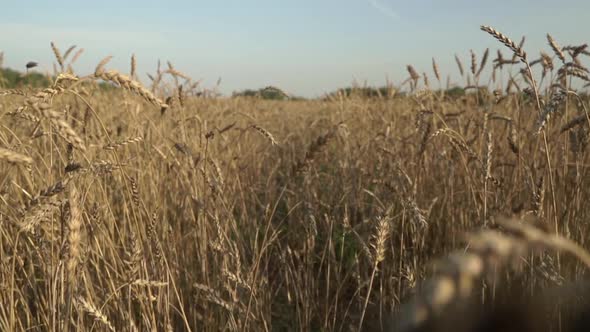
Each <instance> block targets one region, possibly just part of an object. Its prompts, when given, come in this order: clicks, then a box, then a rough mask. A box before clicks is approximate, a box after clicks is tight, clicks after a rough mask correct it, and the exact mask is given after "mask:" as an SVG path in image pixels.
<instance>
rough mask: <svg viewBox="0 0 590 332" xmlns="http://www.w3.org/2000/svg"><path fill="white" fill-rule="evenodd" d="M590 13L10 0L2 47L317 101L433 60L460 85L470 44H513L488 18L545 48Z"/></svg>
mask: <svg viewBox="0 0 590 332" xmlns="http://www.w3.org/2000/svg"><path fill="white" fill-rule="evenodd" d="M589 18H590V1H583V0H564V1H555V0H552V1H549V0H540V1H532V0H526V1H525V0H522V1H505V0H496V1H486V2H484V1H473V0H471V1H468V0H449V1H441V0H438V1H437V0H428V1H426V0H424V1H394V0H338V1H337V0H283V1H278V0H276V1H271V0H215V1H201V0H194V1H188V0H187V1H181V0H175V1H135V0H130V1H126V0H119V1H113V0H101V1H82V0H77V1H73V0H55V1H5V2H4V3H3V4H2V6H1V11H0V31H2V33H1V34H0V51H4V53H5V64H4V65H5V66H8V67H13V68H23V67H24V64H25V63H26V62H27V61H29V60H34V61H38V62H39V63H40V68H41V70H51V68H52V62H53V61H54V60H53V58H52V56H53V55H52V53H51V49H50V47H49V43H50V41H52V40H53V41H55V42H56V44H57V45H58V46H59V47H60V48H61V49H62V50H65V49H66V48H67V47H69V46H70V45H73V44H76V45H78V46H79V47H83V48H84V49H85V53H84V54H83V56H82V58H81V59H80V60H79V61H78V62H77V64H76V66H75V69H76V70H77V71H78V72H79V73H82V74H86V73H89V72H91V71H92V70H93V68H94V66H95V65H96V64H97V63H98V62H99V61H100V59H102V58H103V57H105V56H107V55H113V56H114V58H113V60H112V61H111V63H109V65H108V68H113V69H118V70H120V71H124V72H127V71H128V70H129V58H130V56H131V54H132V53H135V54H136V55H137V59H138V71H139V73H141V74H142V76H141V78H142V80H144V81H145V75H143V74H144V73H146V72H154V71H155V66H156V62H157V60H158V59H162V60H163V61H165V60H170V61H171V62H172V63H173V64H174V65H175V67H176V68H177V69H179V70H181V71H183V72H185V73H187V74H189V75H191V76H192V77H193V78H194V79H203V83H204V85H205V86H209V87H211V86H213V85H214V84H215V82H216V81H217V79H218V78H219V77H221V78H222V84H221V91H222V92H224V93H226V94H228V93H231V92H232V91H234V90H240V89H244V88H257V87H263V86H266V85H275V86H278V87H281V88H283V89H285V90H286V91H288V92H290V93H292V94H295V95H304V96H310V97H311V96H319V95H322V94H323V93H325V92H329V91H332V90H334V89H336V88H338V87H343V86H346V85H349V84H350V83H351V82H352V81H353V79H356V80H357V81H358V82H361V83H362V82H364V81H365V80H366V81H367V82H368V83H369V84H370V85H383V84H384V83H385V80H386V78H387V77H388V78H389V79H390V80H391V81H393V82H401V81H403V80H404V79H405V77H406V76H407V74H406V71H405V66H406V64H410V63H411V64H413V65H414V66H415V67H416V68H417V69H418V70H419V71H420V72H422V71H426V72H427V73H428V74H429V75H430V76H432V70H431V58H432V57H433V56H434V57H435V58H436V59H437V61H438V62H439V65H440V67H441V69H442V70H443V73H444V74H445V75H446V73H451V74H452V75H455V78H456V80H458V77H457V70H456V65H455V63H454V59H453V56H454V54H455V53H457V54H459V55H460V56H461V57H463V58H464V59H465V62H467V60H468V58H469V50H470V49H473V50H475V51H476V52H477V53H478V54H479V56H481V53H482V52H483V50H484V49H485V48H486V47H490V48H492V50H494V51H495V50H496V49H498V48H500V49H503V47H502V45H501V44H499V43H497V42H496V41H494V40H493V39H492V38H490V37H489V36H487V35H486V34H485V33H483V32H481V31H480V30H479V25H480V24H487V25H491V26H493V27H495V28H497V29H498V30H500V31H502V32H503V33H505V34H507V35H508V36H510V37H511V38H513V39H515V40H516V41H519V40H520V38H521V36H522V35H526V36H527V42H526V44H525V49H526V50H527V52H529V53H530V54H538V51H539V50H540V49H545V50H549V48H548V46H547V45H546V41H545V34H546V33H547V32H549V33H551V34H552V35H553V36H554V37H555V39H556V40H557V41H558V42H559V43H560V44H562V45H567V44H581V43H584V42H590V35H589V34H588V32H589V31H590V19H589ZM503 50H504V49H503ZM507 53H508V52H506V51H505V54H507ZM531 57H532V56H531Z"/></svg>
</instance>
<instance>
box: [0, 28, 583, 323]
mask: <svg viewBox="0 0 590 332" xmlns="http://www.w3.org/2000/svg"><path fill="white" fill-rule="evenodd" d="M481 29H482V32H481V35H482V38H495V39H498V41H499V43H497V51H496V49H493V50H492V49H490V50H485V51H484V50H482V51H478V52H476V51H473V52H472V53H471V55H470V56H469V57H466V59H465V60H462V59H461V58H459V57H457V68H453V70H454V71H455V74H454V75H453V76H452V77H454V79H451V80H450V81H449V80H448V79H447V78H446V77H441V75H440V73H439V68H438V65H437V62H436V59H433V61H432V63H433V66H432V68H420V71H419V72H418V70H417V69H415V68H414V67H413V66H411V65H408V67H407V72H408V79H407V80H406V81H405V82H400V84H399V85H398V86H396V85H390V86H387V87H384V88H381V89H373V88H370V87H364V86H353V87H352V88H349V89H342V90H338V91H336V92H334V93H331V94H328V95H326V96H325V97H323V98H316V99H303V98H292V97H290V96H289V95H288V94H287V93H284V92H282V91H281V90H279V89H278V88H273V87H268V88H266V89H263V90H260V91H259V93H257V94H254V95H252V96H243V95H235V96H231V97H223V96H217V95H216V94H215V93H214V92H212V91H211V90H209V91H205V90H203V89H202V88H201V86H199V85H198V84H197V83H196V82H195V81H193V80H191V79H190V78H189V77H188V76H187V75H185V74H183V73H182V72H181V70H180V69H177V68H175V67H174V66H173V64H170V63H169V64H167V65H164V64H163V65H162V66H161V67H159V68H158V69H157V71H156V72H155V73H153V74H152V75H151V81H147V82H143V83H141V82H140V81H139V80H138V79H137V74H136V71H137V69H136V65H135V63H136V61H135V57H133V58H132V60H131V66H130V67H131V68H130V69H128V68H111V66H110V63H109V60H110V58H105V59H104V60H103V61H101V62H100V63H99V64H98V65H97V66H96V70H95V71H94V72H93V73H78V72H75V71H73V69H72V67H73V64H74V62H75V61H76V59H77V57H78V56H80V55H81V54H80V53H77V52H76V51H77V49H75V48H70V49H67V51H66V49H63V50H62V49H60V48H59V46H58V45H55V44H53V43H52V44H51V47H52V48H51V49H50V48H48V49H47V51H48V52H53V53H54V55H55V62H56V68H55V73H54V74H52V75H51V77H49V81H50V85H49V86H48V87H32V86H30V85H25V84H23V85H21V86H18V87H16V88H12V87H11V88H1V87H2V85H1V84H2V77H0V331H310V332H312V331H587V330H586V328H588V327H590V324H588V315H590V304H589V303H587V301H588V298H589V297H588V295H590V292H589V289H588V286H590V285H589V284H587V282H585V281H584V280H588V269H589V268H590V254H588V252H587V251H586V249H587V248H588V247H589V245H590V244H589V243H588V242H589V241H588V239H590V203H586V202H590V189H589V188H590V168H589V167H590V160H589V157H588V149H587V145H588V142H589V139H590V117H589V115H590V114H588V109H589V108H590V103H589V99H588V97H587V95H586V94H585V91H587V84H588V82H589V78H588V69H586V67H585V63H588V59H589V55H590V53H589V51H590V49H588V48H587V45H586V44H584V45H581V46H578V45H560V44H559V41H555V40H553V38H552V37H551V36H549V35H548V36H547V47H546V48H547V49H546V50H545V51H544V52H541V53H539V50H528V49H526V45H523V44H522V43H520V44H519V43H518V41H516V42H513V41H512V40H510V39H509V38H508V37H507V36H504V35H503V34H502V33H500V32H498V31H496V30H494V29H493V28H490V27H487V26H482V27H481ZM523 42H524V39H523ZM62 46H63V45H62ZM81 56H83V54H82V55H81ZM138 56H140V55H138ZM0 66H1V65H0ZM30 67H31V71H30V73H31V72H33V71H34V64H30ZM447 69H449V68H447ZM142 70H146V69H145V68H144V69H142ZM30 73H29V74H30ZM29 74H27V75H29ZM23 75H25V74H24V73H23ZM585 85H586V86H585ZM269 91H271V92H273V96H279V98H276V99H275V100H271V99H268V98H264V96H265V94H268V92H269ZM584 295H586V296H584Z"/></svg>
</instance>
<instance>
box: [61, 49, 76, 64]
mask: <svg viewBox="0 0 590 332" xmlns="http://www.w3.org/2000/svg"><path fill="white" fill-rule="evenodd" d="M74 49H76V45H72V46H70V47H69V48H68V49H67V50H66V51H65V52H64V56H63V61H64V63H65V61H67V60H68V57H69V56H70V54H72V52H73V51H74Z"/></svg>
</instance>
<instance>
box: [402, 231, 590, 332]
mask: <svg viewBox="0 0 590 332" xmlns="http://www.w3.org/2000/svg"><path fill="white" fill-rule="evenodd" d="M497 224H498V225H499V226H501V227H502V228H503V229H504V231H505V232H504V233H500V232H498V231H495V230H486V231H482V232H479V233H476V234H473V235H471V236H469V238H468V240H469V246H468V249H467V251H465V250H460V251H457V252H455V253H453V254H451V255H450V256H449V258H447V259H444V260H443V261H441V262H440V263H439V264H437V266H436V270H437V271H438V274H439V275H438V276H437V277H435V278H433V279H431V280H429V281H427V283H426V284H425V287H423V288H422V289H421V290H420V291H419V292H418V294H417V296H416V297H415V298H414V299H413V300H412V301H411V302H410V303H408V304H407V305H405V306H404V307H403V308H402V310H401V311H400V314H399V315H398V323H397V324H398V331H415V330H416V329H417V328H418V329H419V328H420V327H421V326H423V325H424V324H425V323H426V322H428V321H431V320H436V319H437V317H441V315H444V314H445V312H446V310H448V309H449V308H450V307H451V306H452V305H456V304H460V303H461V302H463V303H468V302H466V301H467V300H469V299H470V298H471V297H472V296H474V294H475V291H476V289H477V287H479V282H480V281H481V280H482V279H484V278H486V277H494V276H496V275H498V270H499V269H501V268H504V267H508V266H511V265H516V264H517V263H519V262H521V259H522V257H524V256H526V255H529V254H530V253H531V252H534V251H537V250H543V249H550V250H556V251H562V252H565V253H569V254H571V255H572V256H574V257H576V258H577V259H578V260H579V261H580V262H582V263H583V264H584V265H586V267H590V254H589V253H588V252H587V251H586V250H584V249H583V248H582V247H580V246H579V245H577V244H575V243H574V242H572V241H570V240H568V239H566V238H563V237H560V236H557V235H551V234H547V233H545V232H543V231H541V230H539V229H536V228H534V227H533V226H531V225H529V224H525V223H520V222H519V221H516V220H502V221H498V222H497Z"/></svg>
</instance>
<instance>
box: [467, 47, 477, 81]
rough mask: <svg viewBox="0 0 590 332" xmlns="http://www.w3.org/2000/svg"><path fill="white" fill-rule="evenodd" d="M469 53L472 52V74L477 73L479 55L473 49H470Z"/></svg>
mask: <svg viewBox="0 0 590 332" xmlns="http://www.w3.org/2000/svg"><path fill="white" fill-rule="evenodd" d="M469 53H470V54H471V74H472V75H475V73H476V72H477V56H476V54H475V52H473V50H469Z"/></svg>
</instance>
